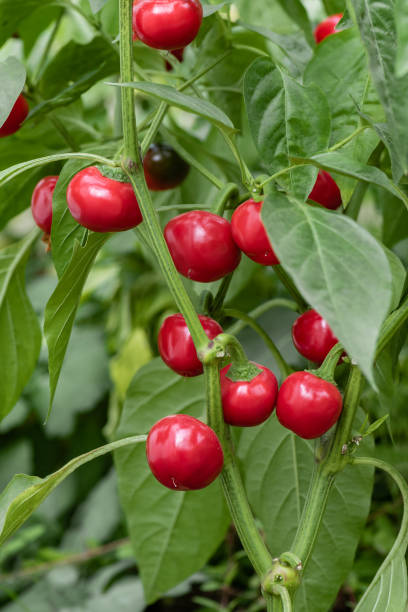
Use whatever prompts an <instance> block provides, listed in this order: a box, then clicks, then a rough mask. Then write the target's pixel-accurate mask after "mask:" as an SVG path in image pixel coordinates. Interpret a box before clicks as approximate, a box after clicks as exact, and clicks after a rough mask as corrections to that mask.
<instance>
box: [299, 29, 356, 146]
mask: <svg viewBox="0 0 408 612" xmlns="http://www.w3.org/2000/svg"><path fill="white" fill-rule="evenodd" d="M322 75H324V78H322ZM304 83H305V84H306V85H309V84H312V83H314V84H315V85H317V86H319V87H320V88H321V89H322V90H323V91H324V93H325V94H326V98H327V101H328V103H329V106H330V111H331V117H332V131H331V144H334V143H336V142H339V141H341V140H343V138H346V137H347V136H349V134H351V133H352V132H353V131H354V130H355V129H356V127H358V125H359V124H360V121H361V119H360V115H359V114H358V110H357V106H356V104H358V105H359V106H360V107H361V108H364V104H365V102H366V95H367V56H366V53H365V50H364V47H363V45H362V44H361V40H360V37H359V36H358V32H357V31H356V29H355V28H351V29H348V30H344V31H343V32H338V33H337V34H336V36H329V37H328V38H327V40H325V43H324V45H318V46H317V48H316V52H315V54H314V56H313V59H312V60H311V62H310V63H309V64H308V66H307V68H306V71H305V75H304Z"/></svg>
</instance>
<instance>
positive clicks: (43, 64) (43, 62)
mask: <svg viewBox="0 0 408 612" xmlns="http://www.w3.org/2000/svg"><path fill="white" fill-rule="evenodd" d="M64 13H65V10H64V9H62V10H61V11H60V13H59V15H58V17H57V18H56V20H55V22H54V27H53V28H52V30H51V32H50V35H49V37H48V40H47V44H46V45H45V47H44V51H43V52H42V55H41V59H40V61H39V62H38V67H37V70H36V72H35V75H34V76H33V82H34V83H35V85H37V84H38V82H39V81H40V79H41V77H42V75H43V74H44V70H45V68H46V67H47V60H48V57H49V54H50V51H51V47H52V44H53V42H54V40H55V37H56V35H57V32H58V29H59V27H60V25H61V20H62V18H63V16H64Z"/></svg>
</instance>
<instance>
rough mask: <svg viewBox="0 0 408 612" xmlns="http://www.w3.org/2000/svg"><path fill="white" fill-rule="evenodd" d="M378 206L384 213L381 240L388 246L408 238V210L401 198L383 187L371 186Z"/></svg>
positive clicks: (390, 246)
mask: <svg viewBox="0 0 408 612" xmlns="http://www.w3.org/2000/svg"><path fill="white" fill-rule="evenodd" d="M371 192H372V193H373V195H374V200H375V203H376V206H377V208H378V209H379V211H380V212H381V214H382V217H383V223H382V236H381V240H382V242H383V243H384V244H385V246H387V247H388V248H392V247H393V246H394V245H395V244H397V243H398V242H400V241H401V240H404V239H405V238H408V210H407V209H406V208H405V207H404V206H403V205H402V203H401V200H400V199H398V198H397V197H396V196H393V195H391V194H390V193H384V191H383V190H382V189H378V188H376V187H371Z"/></svg>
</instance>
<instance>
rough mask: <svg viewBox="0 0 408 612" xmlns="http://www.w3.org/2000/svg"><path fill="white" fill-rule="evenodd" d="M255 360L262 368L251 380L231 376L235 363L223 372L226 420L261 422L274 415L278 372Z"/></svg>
mask: <svg viewBox="0 0 408 612" xmlns="http://www.w3.org/2000/svg"><path fill="white" fill-rule="evenodd" d="M252 363H253V364H254V365H255V366H256V367H257V368H259V369H260V370H262V372H261V373H260V374H258V375H257V376H255V377H254V378H253V379H252V380H250V381H247V380H237V381H233V380H231V379H230V378H228V371H229V370H230V368H231V364H230V365H227V366H226V367H225V368H222V370H221V372H220V378H221V399H222V409H223V412H224V421H225V422H226V423H229V424H230V425H236V426H237V427H252V426H253V425H259V424H260V423H263V422H264V421H266V419H267V418H268V417H270V415H271V414H272V412H273V409H274V407H275V403H276V396H277V394H278V382H277V380H276V377H275V375H274V373H273V372H271V370H269V369H268V368H266V367H265V366H263V365H259V364H258V363H254V362H252Z"/></svg>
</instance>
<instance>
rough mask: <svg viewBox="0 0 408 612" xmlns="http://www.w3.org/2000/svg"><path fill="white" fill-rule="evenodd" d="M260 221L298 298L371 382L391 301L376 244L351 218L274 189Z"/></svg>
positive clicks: (384, 259)
mask: <svg viewBox="0 0 408 612" xmlns="http://www.w3.org/2000/svg"><path fill="white" fill-rule="evenodd" d="M262 219H263V221H264V223H265V227H266V229H267V233H268V236H269V238H270V241H271V244H272V245H273V248H274V250H275V251H276V253H277V255H278V257H279V259H280V260H281V262H282V265H283V267H284V268H285V270H286V271H287V272H289V274H290V275H291V276H292V277H293V280H294V281H295V284H296V286H297V287H298V289H299V291H300V292H301V294H302V295H303V296H304V298H305V299H306V300H307V301H308V302H309V303H310V305H311V306H312V307H313V308H315V309H316V310H317V312H319V313H320V314H321V315H322V317H324V318H325V319H326V320H327V321H328V323H329V325H330V327H331V328H332V330H333V333H334V334H335V335H336V336H337V338H338V339H339V340H340V342H341V343H342V344H343V346H344V347H345V349H346V351H347V353H348V354H349V355H350V356H351V357H352V358H353V359H354V360H355V361H356V362H357V363H358V364H359V366H360V368H361V369H362V371H363V372H364V374H365V375H366V376H367V378H368V379H369V381H370V382H371V383H372V382H373V373H372V366H373V360H374V354H375V348H376V343H377V339H378V335H379V331H380V328H381V325H382V323H383V321H384V319H385V317H386V315H387V313H388V310H389V306H390V302H391V296H392V284H391V282H392V279H391V272H390V268H389V264H388V261H387V257H386V256H385V254H384V251H383V249H382V247H381V245H380V244H379V243H378V242H377V241H376V240H375V239H374V238H373V237H372V235H371V234H370V233H369V232H367V231H366V230H365V229H363V228H362V227H361V226H360V225H358V224H357V223H356V222H354V221H353V220H351V219H350V218H348V217H345V216H344V215H337V214H333V213H331V212H329V211H327V210H320V209H318V208H315V207H312V206H310V205H307V204H302V203H300V202H298V201H296V200H294V199H292V198H287V197H286V196H284V195H283V194H282V193H280V192H278V191H276V190H275V191H274V192H272V193H269V194H268V195H267V197H266V199H265V203H264V205H263V207H262Z"/></svg>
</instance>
